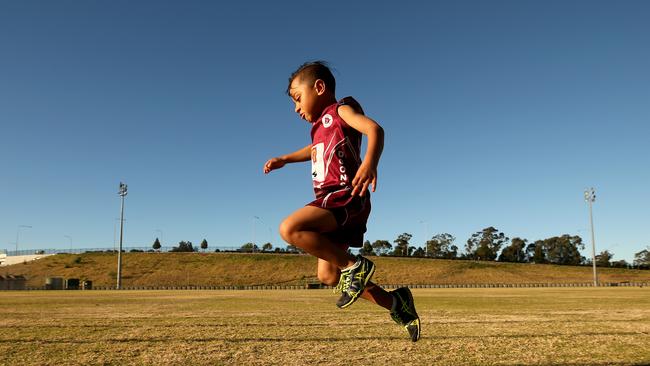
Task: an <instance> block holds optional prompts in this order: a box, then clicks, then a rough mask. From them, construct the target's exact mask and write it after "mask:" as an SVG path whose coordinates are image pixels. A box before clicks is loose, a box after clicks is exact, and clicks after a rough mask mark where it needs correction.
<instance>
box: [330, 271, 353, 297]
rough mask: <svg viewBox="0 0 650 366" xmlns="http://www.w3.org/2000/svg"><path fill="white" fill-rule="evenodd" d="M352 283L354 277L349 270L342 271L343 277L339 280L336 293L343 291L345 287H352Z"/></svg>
mask: <svg viewBox="0 0 650 366" xmlns="http://www.w3.org/2000/svg"><path fill="white" fill-rule="evenodd" d="M351 283H352V277H350V274H349V273H347V272H342V273H341V279H340V280H339V283H338V285H336V287H335V288H334V293H338V292H343V291H344V290H345V289H347V288H350V284H351Z"/></svg>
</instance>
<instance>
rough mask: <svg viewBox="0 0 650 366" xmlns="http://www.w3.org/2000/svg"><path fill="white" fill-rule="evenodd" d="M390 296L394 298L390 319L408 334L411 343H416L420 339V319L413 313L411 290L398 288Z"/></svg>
mask: <svg viewBox="0 0 650 366" xmlns="http://www.w3.org/2000/svg"><path fill="white" fill-rule="evenodd" d="M390 294H391V295H393V298H394V301H393V308H392V309H391V311H390V316H391V318H393V320H394V321H395V323H397V324H399V325H400V326H402V327H403V328H404V329H405V330H406V331H407V332H408V334H409V336H410V337H411V341H413V342H417V341H418V339H420V318H419V317H418V313H417V312H416V311H415V303H414V302H413V295H411V290H409V289H408V288H407V287H400V288H398V289H397V290H395V291H391V292H390Z"/></svg>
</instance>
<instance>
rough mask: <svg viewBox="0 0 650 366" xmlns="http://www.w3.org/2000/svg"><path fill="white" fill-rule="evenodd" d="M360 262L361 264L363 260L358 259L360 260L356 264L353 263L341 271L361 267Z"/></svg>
mask: <svg viewBox="0 0 650 366" xmlns="http://www.w3.org/2000/svg"><path fill="white" fill-rule="evenodd" d="M360 264H361V261H360V260H358V261H356V262H354V264H353V265H351V266H350V267H347V268H343V269H342V270H341V272H343V271H349V270H351V269H355V268H357V267H359V265H360Z"/></svg>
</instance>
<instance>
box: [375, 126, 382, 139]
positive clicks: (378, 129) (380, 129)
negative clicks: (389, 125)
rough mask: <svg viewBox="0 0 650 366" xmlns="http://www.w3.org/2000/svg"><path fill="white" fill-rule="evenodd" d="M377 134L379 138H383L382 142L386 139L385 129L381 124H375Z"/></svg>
mask: <svg viewBox="0 0 650 366" xmlns="http://www.w3.org/2000/svg"><path fill="white" fill-rule="evenodd" d="M374 130H375V134H376V135H377V137H378V138H381V139H382V140H383V139H384V128H383V127H381V126H380V125H379V124H377V123H375V128H374Z"/></svg>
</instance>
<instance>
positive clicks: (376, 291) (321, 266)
mask: <svg viewBox="0 0 650 366" xmlns="http://www.w3.org/2000/svg"><path fill="white" fill-rule="evenodd" d="M340 277H341V271H340V270H339V269H338V268H337V267H336V266H335V265H333V264H332V263H329V262H327V261H325V260H322V259H319V260H318V280H319V281H321V282H322V283H324V284H326V285H328V286H332V287H334V286H336V285H337V284H338V283H339V278H340ZM361 297H362V298H364V299H366V300H368V301H370V302H372V303H374V304H377V305H379V306H381V307H383V308H384V309H386V310H389V311H390V310H391V309H392V306H393V296H392V295H391V294H390V293H388V292H387V291H386V290H384V289H383V288H381V287H379V286H377V285H375V284H374V283H373V282H372V281H368V283H367V284H366V289H365V290H364V291H363V292H362V293H361Z"/></svg>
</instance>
